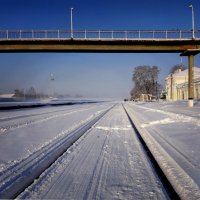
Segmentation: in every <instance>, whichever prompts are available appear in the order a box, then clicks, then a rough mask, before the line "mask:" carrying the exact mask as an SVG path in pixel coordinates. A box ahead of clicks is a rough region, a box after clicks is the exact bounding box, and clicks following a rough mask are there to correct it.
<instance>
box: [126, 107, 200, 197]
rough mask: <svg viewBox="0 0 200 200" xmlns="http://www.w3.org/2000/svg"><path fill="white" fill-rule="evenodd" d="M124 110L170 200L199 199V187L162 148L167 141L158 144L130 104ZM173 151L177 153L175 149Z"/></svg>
mask: <svg viewBox="0 0 200 200" xmlns="http://www.w3.org/2000/svg"><path fill="white" fill-rule="evenodd" d="M124 109H125V111H126V114H127V116H128V118H129V121H130V123H131V124H132V127H133V128H134V130H135V132H136V134H137V137H138V139H139V140H140V142H141V144H142V146H143V148H144V149H145V151H146V152H147V155H148V157H149V159H150V161H151V163H152V164H153V166H154V169H155V171H156V174H157V175H158V177H159V178H160V180H161V181H162V183H163V185H164V187H165V188H166V190H167V193H168V194H169V195H170V196H171V198H172V199H178V198H179V199H200V191H199V186H198V185H197V184H196V183H195V182H194V180H193V179H192V178H191V177H190V176H189V175H188V174H187V173H186V171H185V169H184V168H182V166H181V165H179V163H178V162H177V161H176V160H175V159H174V157H173V156H172V155H171V154H169V152H168V151H166V149H165V148H164V145H165V143H167V141H165V143H162V142H161V143H159V142H160V140H156V138H155V137H153V136H152V135H151V134H150V132H149V130H148V129H145V127H144V126H143V121H142V119H143V118H139V119H140V120H138V117H137V112H135V110H134V109H132V107H131V106H130V104H124ZM140 112H141V111H140ZM143 114H144V113H143ZM144 119H145V118H144ZM157 134H158V133H157ZM167 144H168V143H167ZM174 149H175V150H176V151H177V149H176V148H174ZM173 153H174V152H173ZM184 159H185V158H184ZM184 162H185V161H184ZM184 164H185V163H184Z"/></svg>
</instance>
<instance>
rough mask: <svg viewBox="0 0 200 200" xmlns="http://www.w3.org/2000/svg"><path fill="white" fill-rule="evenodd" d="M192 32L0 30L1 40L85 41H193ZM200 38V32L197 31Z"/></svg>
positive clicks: (197, 36)
mask: <svg viewBox="0 0 200 200" xmlns="http://www.w3.org/2000/svg"><path fill="white" fill-rule="evenodd" d="M192 37H193V34H192V31H191V30H165V31H163V30H130V31H110V30H99V31H95V30H94V31H88V30H84V31H73V32H71V31H69V30H0V40H12V39H71V38H73V39H83V40H84V39H85V40H89V39H91V40H94V39H96V40H137V39H147V40H150V39H166V40H167V39H180V40H182V39H191V38H192ZM195 38H200V30H198V31H195Z"/></svg>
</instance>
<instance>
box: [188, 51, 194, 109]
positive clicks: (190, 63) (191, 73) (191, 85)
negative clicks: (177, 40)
mask: <svg viewBox="0 0 200 200" xmlns="http://www.w3.org/2000/svg"><path fill="white" fill-rule="evenodd" d="M193 68H194V55H188V105H189V107H193V106H194V80H193V79H194V70H193Z"/></svg>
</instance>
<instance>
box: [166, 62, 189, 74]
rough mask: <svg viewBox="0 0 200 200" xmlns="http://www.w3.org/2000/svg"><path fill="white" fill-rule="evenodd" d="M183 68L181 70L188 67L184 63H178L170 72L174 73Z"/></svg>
mask: <svg viewBox="0 0 200 200" xmlns="http://www.w3.org/2000/svg"><path fill="white" fill-rule="evenodd" d="M179 69H180V70H181V71H183V70H185V69H187V67H186V66H185V65H183V64H178V65H174V66H173V67H172V68H171V69H170V72H169V73H170V74H174V73H175V72H176V71H177V70H179Z"/></svg>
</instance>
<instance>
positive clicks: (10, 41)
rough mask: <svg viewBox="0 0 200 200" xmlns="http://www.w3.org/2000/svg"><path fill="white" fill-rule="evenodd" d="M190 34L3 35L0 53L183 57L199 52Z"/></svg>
mask: <svg viewBox="0 0 200 200" xmlns="http://www.w3.org/2000/svg"><path fill="white" fill-rule="evenodd" d="M191 35H192V32H191V31H181V30H177V31H75V32H70V31H60V30H58V31H47V30H45V31H22V30H18V31H0V52H1V53H5V52H94V53H95V52H102V53H107V52H108V53H115V52H116V53H118V52H121V53H149V52H152V53H170V52H172V53H184V52H185V51H187V50H188V49H192V50H195V51H197V52H198V51H199V49H200V32H199V31H196V32H195V36H196V38H192V37H191Z"/></svg>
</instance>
